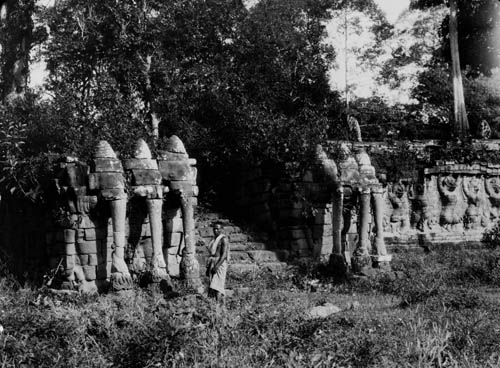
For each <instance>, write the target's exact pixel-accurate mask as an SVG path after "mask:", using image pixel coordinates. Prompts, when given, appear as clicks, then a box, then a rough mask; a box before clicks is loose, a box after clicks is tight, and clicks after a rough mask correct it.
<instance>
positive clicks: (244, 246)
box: [231, 242, 267, 251]
mask: <svg viewBox="0 0 500 368" xmlns="http://www.w3.org/2000/svg"><path fill="white" fill-rule="evenodd" d="M266 248H267V246H266V244H264V243H260V242H247V243H231V250H232V251H242V250H264V249H266Z"/></svg>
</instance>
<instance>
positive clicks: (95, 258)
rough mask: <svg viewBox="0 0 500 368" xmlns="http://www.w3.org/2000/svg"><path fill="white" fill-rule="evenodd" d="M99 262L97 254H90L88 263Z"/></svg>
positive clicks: (93, 264) (95, 263)
mask: <svg viewBox="0 0 500 368" xmlns="http://www.w3.org/2000/svg"><path fill="white" fill-rule="evenodd" d="M97 263H98V259H97V254H89V259H88V265H89V266H97Z"/></svg>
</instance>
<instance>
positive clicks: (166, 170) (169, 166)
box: [158, 161, 193, 181]
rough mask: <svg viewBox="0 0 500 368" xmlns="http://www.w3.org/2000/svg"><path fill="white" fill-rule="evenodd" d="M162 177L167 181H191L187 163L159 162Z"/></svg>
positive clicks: (190, 171) (189, 166)
mask: <svg viewBox="0 0 500 368" xmlns="http://www.w3.org/2000/svg"><path fill="white" fill-rule="evenodd" d="M158 164H159V170H160V172H161V175H162V177H163V178H164V179H165V180H169V181H189V180H192V176H193V173H192V170H191V165H190V164H189V162H187V161H159V163H158Z"/></svg>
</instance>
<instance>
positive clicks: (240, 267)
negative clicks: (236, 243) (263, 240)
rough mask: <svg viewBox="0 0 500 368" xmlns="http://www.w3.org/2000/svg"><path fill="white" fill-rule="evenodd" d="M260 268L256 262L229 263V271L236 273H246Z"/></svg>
mask: <svg viewBox="0 0 500 368" xmlns="http://www.w3.org/2000/svg"><path fill="white" fill-rule="evenodd" d="M258 269H259V266H258V265H257V264H255V263H248V264H244V263H236V264H229V271H230V272H233V273H236V274H246V273H252V272H256V271H257V270H258Z"/></svg>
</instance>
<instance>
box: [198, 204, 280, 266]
mask: <svg viewBox="0 0 500 368" xmlns="http://www.w3.org/2000/svg"><path fill="white" fill-rule="evenodd" d="M217 221H219V222H221V223H222V225H223V228H224V233H225V234H226V235H227V236H228V238H229V241H230V244H231V255H230V257H231V260H230V262H229V272H231V273H240V274H241V273H248V272H256V271H258V270H261V269H268V270H271V271H279V270H284V269H285V268H286V267H287V263H286V261H287V260H288V258H289V252H288V251H287V250H282V249H276V244H275V242H273V241H271V240H270V239H269V237H268V236H267V235H266V234H256V233H254V232H251V231H247V230H243V229H242V228H241V227H239V226H237V225H235V224H234V223H233V222H231V221H230V220H228V219H225V218H222V217H220V216H219V215H218V214H216V213H204V214H200V215H198V218H197V219H196V240H197V243H196V255H197V258H198V261H199V263H200V272H202V273H204V272H205V265H206V261H207V257H208V249H207V245H208V243H209V242H210V240H211V239H212V237H213V231H212V224H213V223H214V222H217Z"/></svg>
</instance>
